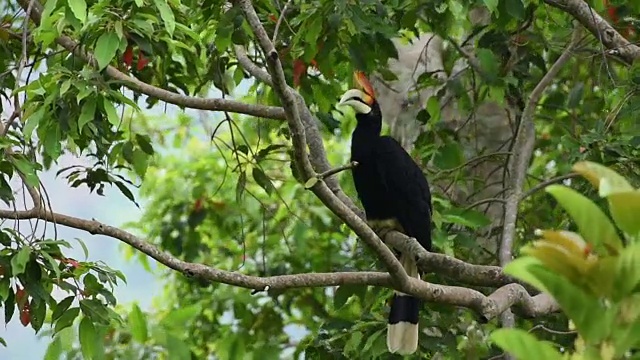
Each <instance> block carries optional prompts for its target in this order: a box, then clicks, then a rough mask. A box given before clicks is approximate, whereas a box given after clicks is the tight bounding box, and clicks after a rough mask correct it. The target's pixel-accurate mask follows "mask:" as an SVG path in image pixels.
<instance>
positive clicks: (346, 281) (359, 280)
mask: <svg viewBox="0 0 640 360" xmlns="http://www.w3.org/2000/svg"><path fill="white" fill-rule="evenodd" d="M0 218H5V219H16V220H26V219H41V220H45V221H48V222H55V223H56V224H58V225H63V226H68V227H71V228H75V229H79V230H84V231H87V232H89V233H91V234H94V235H105V236H109V237H112V238H115V239H118V240H120V241H122V242H124V243H126V244H128V245H130V246H132V247H134V248H136V249H137V250H139V251H141V252H142V253H144V254H146V255H148V256H150V257H152V258H153V259H155V260H157V261H158V262H159V263H161V264H163V265H165V266H167V267H169V268H171V269H173V270H176V271H178V272H180V273H182V274H184V275H187V276H190V277H195V278H198V279H202V280H206V281H210V282H216V283H223V284H228V285H232V286H237V287H242V288H247V289H254V290H257V291H264V290H268V289H273V290H286V289H293V288H303V287H326V286H338V285H371V286H381V287H386V288H390V289H397V290H402V291H404V292H408V293H410V294H412V295H415V296H416V297H419V298H421V299H423V300H426V301H430V302H435V303H441V304H449V305H453V306H461V307H465V308H469V309H471V310H474V311H475V312H477V313H478V314H479V315H481V316H482V317H483V318H484V319H486V320H490V319H493V318H495V317H496V316H498V315H499V314H500V313H502V312H503V311H505V310H506V309H508V308H509V307H511V306H515V308H516V309H518V310H519V311H520V312H521V314H522V315H523V316H527V317H536V316H540V315H544V314H548V313H551V312H555V311H558V306H557V305H556V303H555V302H554V301H553V300H552V299H551V298H550V297H548V296H547V295H546V294H538V295H536V296H533V297H532V296H530V295H529V294H528V292H527V291H526V290H525V289H524V288H523V287H522V286H521V285H519V284H507V285H505V286H503V287H501V288H499V289H497V290H496V291H494V292H493V293H492V294H491V295H489V296H485V295H484V294H482V293H481V292H479V291H476V290H473V289H467V288H463V287H457V286H444V285H438V284H431V283H426V282H424V281H421V280H418V279H413V278H411V279H408V286H403V288H402V289H400V288H399V286H398V285H397V284H396V282H395V281H394V279H393V278H392V277H391V275H389V274H387V273H382V272H364V271H363V272H337V273H307V274H296V275H280V276H270V277H257V276H248V275H244V274H241V273H237V272H231V271H225V270H220V269H216V268H212V267H209V266H206V265H203V264H195V263H189V262H185V261H182V260H180V259H178V258H176V257H174V256H173V255H171V254H169V253H167V252H164V251H161V250H160V249H159V248H157V247H156V246H154V245H152V244H151V243H149V242H146V241H144V240H143V239H141V238H138V237H137V236H135V235H133V234H131V233H129V232H126V231H124V230H122V229H119V228H116V227H113V226H109V225H106V224H103V223H101V222H98V221H96V220H85V219H80V218H76V217H73V216H68V215H63V214H57V213H53V212H49V211H44V210H40V209H31V210H28V211H11V210H0ZM407 289H408V290H407Z"/></svg>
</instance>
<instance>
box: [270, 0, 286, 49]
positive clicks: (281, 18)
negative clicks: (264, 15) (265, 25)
mask: <svg viewBox="0 0 640 360" xmlns="http://www.w3.org/2000/svg"><path fill="white" fill-rule="evenodd" d="M289 5H291V0H289V1H287V3H286V4H285V5H284V8H282V11H281V12H280V17H279V18H278V22H277V23H276V28H275V29H274V30H273V38H272V39H271V42H272V43H274V44H275V43H276V40H277V39H278V30H280V25H281V24H282V21H283V20H284V17H285V16H286V15H287V10H289Z"/></svg>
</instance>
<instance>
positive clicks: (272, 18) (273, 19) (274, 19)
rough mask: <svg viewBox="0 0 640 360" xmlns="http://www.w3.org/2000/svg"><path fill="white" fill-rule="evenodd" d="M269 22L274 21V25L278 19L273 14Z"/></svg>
mask: <svg viewBox="0 0 640 360" xmlns="http://www.w3.org/2000/svg"><path fill="white" fill-rule="evenodd" d="M269 20H271V21H273V22H274V23H275V22H278V18H277V17H276V16H275V15H273V14H269Z"/></svg>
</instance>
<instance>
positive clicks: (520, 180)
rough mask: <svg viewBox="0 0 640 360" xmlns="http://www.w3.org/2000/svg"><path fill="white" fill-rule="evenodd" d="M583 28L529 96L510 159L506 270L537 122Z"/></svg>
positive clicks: (502, 254)
mask: <svg viewBox="0 0 640 360" xmlns="http://www.w3.org/2000/svg"><path fill="white" fill-rule="evenodd" d="M580 30H581V27H580V25H577V24H576V28H575V30H574V32H573V35H572V38H571V41H570V42H569V45H568V46H567V48H566V49H565V50H564V51H563V52H562V54H561V55H560V57H558V59H557V60H556V62H555V63H554V64H553V65H552V66H551V68H550V69H549V72H547V73H546V74H545V75H544V76H543V77H542V79H541V80H540V82H539V83H538V85H536V87H535V88H534V89H533V91H532V92H531V95H530V96H529V101H528V102H527V105H526V106H525V108H524V111H523V112H522V118H521V120H520V126H519V128H518V133H517V134H516V138H515V140H514V145H513V148H514V149H518V151H517V152H515V153H513V154H512V155H511V157H510V158H509V165H508V168H509V174H510V176H509V183H508V188H509V191H508V194H509V196H508V197H507V201H506V204H505V215H504V227H503V229H502V243H501V244H500V265H502V266H504V265H506V264H507V263H508V262H510V261H511V253H512V247H513V241H514V237H515V233H516V221H517V218H518V205H519V204H520V199H521V197H522V187H523V185H524V180H525V177H526V174H527V169H528V168H529V162H530V160H531V155H532V154H533V148H534V145H535V136H536V134H535V125H534V122H533V118H534V115H535V112H536V108H537V106H538V102H539V101H540V98H541V97H542V94H543V93H544V91H545V90H546V89H547V87H548V86H549V85H551V83H552V82H553V79H554V78H555V77H556V75H557V74H558V72H559V71H560V69H561V68H562V67H563V66H564V64H565V63H566V62H567V61H569V59H570V58H571V56H572V54H573V51H574V49H575V48H576V46H577V45H578V42H579V41H580V40H581V34H582V32H581V31H580Z"/></svg>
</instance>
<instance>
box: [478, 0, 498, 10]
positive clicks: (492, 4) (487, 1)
mask: <svg viewBox="0 0 640 360" xmlns="http://www.w3.org/2000/svg"><path fill="white" fill-rule="evenodd" d="M482 1H483V2H484V5H485V6H486V7H487V9H489V11H490V12H492V13H493V12H495V11H496V10H497V9H498V3H499V0H482Z"/></svg>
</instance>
